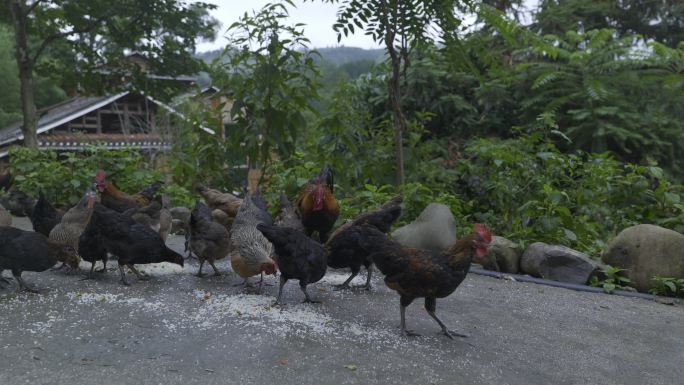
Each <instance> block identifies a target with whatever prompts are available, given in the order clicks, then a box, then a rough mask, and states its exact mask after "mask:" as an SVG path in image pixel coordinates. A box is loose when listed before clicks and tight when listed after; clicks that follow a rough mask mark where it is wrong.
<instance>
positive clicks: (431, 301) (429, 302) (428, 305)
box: [425, 298, 469, 340]
mask: <svg viewBox="0 0 684 385" xmlns="http://www.w3.org/2000/svg"><path fill="white" fill-rule="evenodd" d="M436 308H437V299H435V298H425V310H426V311H427V313H428V314H429V315H430V317H432V319H434V320H435V321H437V323H438V324H439V326H440V327H441V328H442V333H444V335H445V336H447V337H449V338H451V339H452V340H453V339H454V337H462V338H468V337H469V336H468V335H467V334H464V333H459V332H455V331H452V330H449V329H448V328H447V327H446V325H444V322H442V320H440V319H439V318H438V317H437V314H435V310H436Z"/></svg>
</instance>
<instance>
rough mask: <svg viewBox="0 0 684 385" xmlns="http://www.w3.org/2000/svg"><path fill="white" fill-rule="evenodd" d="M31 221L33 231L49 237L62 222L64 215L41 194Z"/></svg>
mask: <svg viewBox="0 0 684 385" xmlns="http://www.w3.org/2000/svg"><path fill="white" fill-rule="evenodd" d="M30 219H31V224H32V225H33V229H34V230H35V231H36V232H39V233H41V234H43V235H45V236H46V237H48V236H50V230H52V228H53V227H55V226H57V224H58V223H59V222H61V221H62V213H61V212H59V211H57V209H55V208H54V207H53V206H52V205H51V204H50V202H48V200H47V199H46V198H45V196H44V195H43V193H40V196H39V197H38V201H37V202H36V205H35V206H34V207H33V212H32V213H31V217H30Z"/></svg>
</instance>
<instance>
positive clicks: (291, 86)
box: [213, 1, 319, 170]
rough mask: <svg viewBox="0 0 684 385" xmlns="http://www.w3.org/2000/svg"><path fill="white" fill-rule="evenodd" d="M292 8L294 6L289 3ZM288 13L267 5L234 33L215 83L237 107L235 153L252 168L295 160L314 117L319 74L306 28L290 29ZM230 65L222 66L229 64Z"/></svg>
mask: <svg viewBox="0 0 684 385" xmlns="http://www.w3.org/2000/svg"><path fill="white" fill-rule="evenodd" d="M287 3H289V4H290V5H292V3H291V2H290V1H287ZM287 17H288V13H287V8H286V7H285V5H283V4H281V3H277V4H266V5H265V6H264V7H263V8H262V9H261V10H259V11H258V12H255V13H254V14H253V15H251V16H249V15H248V14H247V13H245V15H244V16H243V17H241V18H240V20H239V21H237V22H235V23H233V24H232V25H231V26H230V27H229V31H230V32H231V35H230V36H229V41H228V45H227V47H226V49H225V53H224V56H227V57H228V58H229V60H227V62H226V61H225V60H222V58H219V59H218V60H217V67H218V68H217V70H216V71H214V74H213V78H214V80H215V84H216V85H218V86H219V87H220V88H221V89H223V90H227V91H226V92H228V94H227V95H226V96H227V98H228V99H230V100H232V101H233V106H232V109H231V116H232V118H233V120H234V123H235V125H234V127H232V129H231V130H230V131H229V132H228V133H227V137H228V138H229V140H231V141H232V142H233V144H234V145H235V146H234V148H244V149H245V150H246V151H247V156H248V157H249V159H250V166H252V167H257V164H258V166H259V167H261V168H262V170H263V169H265V168H266V167H267V166H268V164H269V163H270V161H271V160H272V156H273V153H276V154H277V155H278V156H280V157H281V159H286V158H287V157H289V156H290V155H291V154H292V153H293V152H294V148H295V144H296V142H297V139H298V136H299V135H301V134H302V133H303V130H304V128H305V127H306V124H307V122H306V119H305V112H307V111H309V112H314V107H313V106H314V104H313V103H314V102H315V100H316V99H317V97H318V92H317V90H318V87H319V83H318V80H319V73H318V69H317V67H316V65H315V64H314V60H313V57H314V56H317V52H316V51H313V50H309V49H308V44H309V40H308V39H306V38H305V37H304V31H303V30H302V28H301V27H302V26H303V25H302V24H296V25H294V26H288V25H285V24H283V21H284V20H285V19H286V18H287ZM224 62H225V64H222V63H224Z"/></svg>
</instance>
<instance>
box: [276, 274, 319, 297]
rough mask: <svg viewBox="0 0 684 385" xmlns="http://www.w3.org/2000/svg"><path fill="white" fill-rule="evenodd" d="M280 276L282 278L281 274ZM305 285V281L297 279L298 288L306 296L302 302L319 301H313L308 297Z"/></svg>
mask: <svg viewBox="0 0 684 385" xmlns="http://www.w3.org/2000/svg"><path fill="white" fill-rule="evenodd" d="M281 278H282V275H281ZM306 285H307V283H306V282H302V281H299V288H300V289H301V290H302V292H303V293H304V297H306V299H305V300H304V303H321V301H314V300H312V299H311V297H309V293H307V292H306Z"/></svg>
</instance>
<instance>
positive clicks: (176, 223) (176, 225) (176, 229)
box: [171, 219, 185, 235]
mask: <svg viewBox="0 0 684 385" xmlns="http://www.w3.org/2000/svg"><path fill="white" fill-rule="evenodd" d="M171 234H178V235H184V234H185V223H183V221H181V220H180V219H172V220H171Z"/></svg>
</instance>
